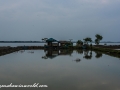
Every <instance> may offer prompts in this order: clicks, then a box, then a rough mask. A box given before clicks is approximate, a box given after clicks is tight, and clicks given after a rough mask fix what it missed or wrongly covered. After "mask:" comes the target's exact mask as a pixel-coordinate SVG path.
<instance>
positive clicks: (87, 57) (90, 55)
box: [83, 50, 92, 59]
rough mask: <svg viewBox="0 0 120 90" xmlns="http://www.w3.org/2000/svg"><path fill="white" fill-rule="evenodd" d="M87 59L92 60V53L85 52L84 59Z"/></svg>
mask: <svg viewBox="0 0 120 90" xmlns="http://www.w3.org/2000/svg"><path fill="white" fill-rule="evenodd" d="M83 58H85V59H91V58H92V51H89V50H84V57H83Z"/></svg>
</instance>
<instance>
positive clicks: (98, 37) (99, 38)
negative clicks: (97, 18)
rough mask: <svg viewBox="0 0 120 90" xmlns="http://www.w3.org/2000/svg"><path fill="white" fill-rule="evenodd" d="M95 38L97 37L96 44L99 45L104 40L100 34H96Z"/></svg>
mask: <svg viewBox="0 0 120 90" xmlns="http://www.w3.org/2000/svg"><path fill="white" fill-rule="evenodd" d="M95 37H96V39H95V44H97V45H99V43H100V40H102V39H103V37H102V36H101V35H99V34H96V35H95Z"/></svg>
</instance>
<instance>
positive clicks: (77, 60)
mask: <svg viewBox="0 0 120 90" xmlns="http://www.w3.org/2000/svg"><path fill="white" fill-rule="evenodd" d="M73 61H76V62H80V61H81V59H79V58H77V59H75V60H73Z"/></svg>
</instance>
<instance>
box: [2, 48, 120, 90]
mask: <svg viewBox="0 0 120 90" xmlns="http://www.w3.org/2000/svg"><path fill="white" fill-rule="evenodd" d="M76 58H80V59H81V61H75V59H76ZM10 83H13V84H14V85H15V84H16V85H19V84H22V85H31V84H34V83H39V84H41V85H48V87H47V88H1V89H0V90H36V89H37V90H38V89H39V90H120V59H119V58H115V57H111V56H108V55H105V54H102V53H99V52H91V51H89V52H87V51H67V50H65V51H44V50H26V51H18V52H14V53H11V54H7V55H4V56H0V85H8V84H10Z"/></svg>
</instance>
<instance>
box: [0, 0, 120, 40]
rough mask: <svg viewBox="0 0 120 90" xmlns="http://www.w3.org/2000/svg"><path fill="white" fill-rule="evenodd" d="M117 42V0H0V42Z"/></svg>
mask: <svg viewBox="0 0 120 90" xmlns="http://www.w3.org/2000/svg"><path fill="white" fill-rule="evenodd" d="M95 34H100V35H102V36H103V40H102V41H120V35H119V34H120V0H0V41H7V40H11V41H12V40H18V41H26V40H32V41H41V39H42V38H54V39H56V40H69V39H73V41H76V40H83V39H84V38H86V37H90V38H92V40H93V41H94V40H95Z"/></svg>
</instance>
